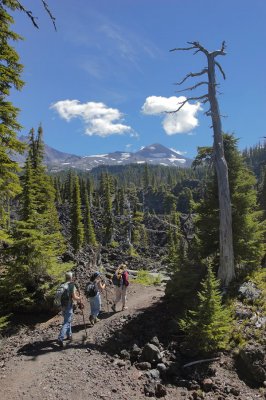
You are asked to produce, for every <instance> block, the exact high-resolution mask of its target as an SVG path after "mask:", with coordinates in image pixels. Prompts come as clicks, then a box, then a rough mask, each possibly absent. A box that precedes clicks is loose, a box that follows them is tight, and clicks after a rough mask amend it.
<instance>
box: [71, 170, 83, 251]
mask: <svg viewBox="0 0 266 400" xmlns="http://www.w3.org/2000/svg"><path fill="white" fill-rule="evenodd" d="M83 243H84V226H83V223H82V214H81V198H80V185H79V178H78V176H75V178H74V187H73V197H72V202H71V244H72V246H73V249H74V251H75V253H76V252H78V251H79V250H80V249H81V247H82V246H83Z"/></svg>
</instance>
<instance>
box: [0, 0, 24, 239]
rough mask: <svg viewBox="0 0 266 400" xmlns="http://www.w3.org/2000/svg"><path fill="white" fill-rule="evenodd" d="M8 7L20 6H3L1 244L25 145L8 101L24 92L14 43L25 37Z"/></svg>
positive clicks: (0, 41) (15, 112) (0, 61)
mask: <svg viewBox="0 0 266 400" xmlns="http://www.w3.org/2000/svg"><path fill="white" fill-rule="evenodd" d="M6 8H9V9H11V10H15V9H17V8H19V7H18V5H17V4H16V3H15V2H14V1H11V0H10V1H8V0H7V1H5V7H4V5H3V4H2V3H1V4H0V21H1V29H0V48H1V57H0V165H1V168H0V242H1V240H7V239H8V233H7V221H8V205H9V201H10V199H12V198H13V197H15V196H16V195H17V194H18V193H19V192H20V190H21V188H20V184H19V178H18V174H17V173H18V170H19V168H18V164H17V163H16V162H14V161H13V160H12V154H14V153H15V152H19V153H22V151H23V150H24V146H23V144H22V143H21V142H20V141H19V140H18V139H17V137H16V135H17V132H18V131H19V130H20V128H21V126H20V125H19V123H18V122H17V116H18V112H19V110H18V108H16V107H14V105H13V104H12V103H11V102H10V101H8V97H9V95H10V91H11V90H12V89H13V88H14V89H16V90H20V89H21V88H22V87H23V84H24V83H23V81H22V80H21V79H20V76H21V73H22V69H23V66H22V64H20V63H19V56H18V54H17V52H16V51H15V49H14V48H13V47H12V46H11V44H10V42H11V41H13V42H16V41H18V40H20V39H21V37H20V36H19V35H18V34H16V33H15V32H13V31H12V30H11V29H10V26H11V25H12V24H13V23H14V20H13V18H12V17H11V16H10V15H9V13H8V12H7V10H6Z"/></svg>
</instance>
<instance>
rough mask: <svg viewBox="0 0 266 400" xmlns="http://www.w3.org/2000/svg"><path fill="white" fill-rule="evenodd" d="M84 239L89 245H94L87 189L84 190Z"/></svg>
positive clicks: (94, 238)
mask: <svg viewBox="0 0 266 400" xmlns="http://www.w3.org/2000/svg"><path fill="white" fill-rule="evenodd" d="M84 241H85V243H86V244H89V245H91V246H96V244H97V241H96V236H95V232H94V228H93V224H92V220H91V212H90V203H89V197H88V192H87V190H85V212H84Z"/></svg>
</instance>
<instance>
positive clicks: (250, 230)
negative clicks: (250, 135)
mask: <svg viewBox="0 0 266 400" xmlns="http://www.w3.org/2000/svg"><path fill="white" fill-rule="evenodd" d="M223 136H224V150H225V158H226V160H227V164H228V169H229V172H228V173H229V184H230V191H231V201H232V223H233V245H234V258H235V264H236V266H237V267H238V269H243V268H244V267H245V266H246V265H247V266H249V268H250V267H251V268H254V267H255V266H257V265H258V264H259V262H260V259H261V257H262V254H263V229H262V226H261V224H260V219H261V214H260V212H259V211H258V207H257V203H256V194H257V193H256V190H255V185H256V179H255V177H254V175H253V174H252V172H251V171H250V170H249V169H248V168H247V167H246V165H245V163H244V161H243V158H242V156H241V155H240V153H239V152H238V150H237V140H236V139H235V138H234V137H233V136H232V135H223ZM205 150H206V149H205ZM201 157H203V155H202V154H201ZM206 157H209V151H206ZM206 183H207V185H206V191H205V195H204V199H203V200H202V201H201V202H200V203H199V204H198V206H197V209H196V212H197V219H196V226H197V228H198V237H199V240H200V248H199V250H200V252H201V256H202V258H205V257H207V256H210V255H212V256H215V255H218V250H219V229H218V227H219V206H218V191H217V179H216V175H215V173H213V175H212V176H211V177H210V178H209V181H208V182H206Z"/></svg>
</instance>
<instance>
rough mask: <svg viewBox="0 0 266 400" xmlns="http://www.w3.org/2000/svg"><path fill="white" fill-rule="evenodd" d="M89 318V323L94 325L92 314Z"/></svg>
mask: <svg viewBox="0 0 266 400" xmlns="http://www.w3.org/2000/svg"><path fill="white" fill-rule="evenodd" d="M89 320H90V323H91V325H94V318H93V316H92V315H90V318H89Z"/></svg>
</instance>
